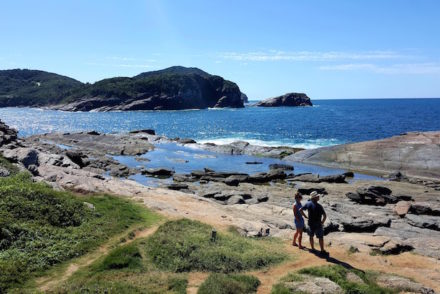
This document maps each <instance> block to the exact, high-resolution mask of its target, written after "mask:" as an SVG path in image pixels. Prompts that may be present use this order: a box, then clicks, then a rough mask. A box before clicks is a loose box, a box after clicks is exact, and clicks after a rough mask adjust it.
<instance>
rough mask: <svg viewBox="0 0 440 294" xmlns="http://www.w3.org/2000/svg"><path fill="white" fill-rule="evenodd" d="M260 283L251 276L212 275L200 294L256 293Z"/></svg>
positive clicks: (204, 283) (201, 286)
mask: <svg viewBox="0 0 440 294" xmlns="http://www.w3.org/2000/svg"><path fill="white" fill-rule="evenodd" d="M258 286H260V281H259V280H258V279H257V278H256V277H254V276H249V275H237V274H219V273H214V274H211V275H210V276H209V277H208V278H207V279H206V280H205V281H204V282H203V283H202V285H200V288H199V291H198V292H197V293H198V294H230V293H234V294H248V293H256V292H257V288H258Z"/></svg>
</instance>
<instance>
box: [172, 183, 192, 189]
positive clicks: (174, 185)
mask: <svg viewBox="0 0 440 294" xmlns="http://www.w3.org/2000/svg"><path fill="white" fill-rule="evenodd" d="M167 188H168V189H170V190H185V189H188V185H187V184H181V183H178V184H176V183H174V184H170V185H167Z"/></svg>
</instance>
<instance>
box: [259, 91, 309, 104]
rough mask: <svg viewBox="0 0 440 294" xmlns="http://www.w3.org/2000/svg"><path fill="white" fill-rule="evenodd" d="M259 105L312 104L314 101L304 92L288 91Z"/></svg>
mask: <svg viewBox="0 0 440 294" xmlns="http://www.w3.org/2000/svg"><path fill="white" fill-rule="evenodd" d="M255 106H259V107H280V106H290V107H295V106H312V101H310V98H309V97H307V95H306V94H304V93H287V94H285V95H282V96H278V97H274V98H269V99H266V100H263V101H260V102H258V103H257V104H255Z"/></svg>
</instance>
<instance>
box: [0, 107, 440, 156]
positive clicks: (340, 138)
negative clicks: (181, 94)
mask: <svg viewBox="0 0 440 294" xmlns="http://www.w3.org/2000/svg"><path fill="white" fill-rule="evenodd" d="M313 103H314V106H313V107H296V108H287V107H281V108H260V107H246V108H244V109H206V110H185V111H130V112H76V113H72V112H63V111H55V110H43V109H37V108H0V119H1V120H3V121H4V122H5V123H7V124H8V125H10V126H12V127H14V128H16V129H18V130H19V135H20V136H29V135H33V134H40V133H46V132H54V131H57V132H77V131H88V130H96V131H98V132H102V133H111V132H125V131H130V130H135V129H145V128H151V129H154V130H156V133H157V134H162V135H165V136H168V137H171V138H174V137H180V138H192V139H195V140H197V141H198V142H214V143H219V144H221V143H228V142H232V141H236V140H245V141H248V142H250V143H253V144H258V145H266V146H280V145H286V146H294V147H301V148H315V147H320V146H330V145H335V144H342V143H351V142H359V141H366V140H373V139H380V138H385V137H390V136H393V135H398V134H401V133H404V132H409V131H434V130H440V118H439V117H440V99H351V100H313Z"/></svg>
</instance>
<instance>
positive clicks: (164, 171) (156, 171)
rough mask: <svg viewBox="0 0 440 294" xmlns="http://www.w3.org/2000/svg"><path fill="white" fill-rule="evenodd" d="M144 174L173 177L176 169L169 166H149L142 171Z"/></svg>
mask: <svg viewBox="0 0 440 294" xmlns="http://www.w3.org/2000/svg"><path fill="white" fill-rule="evenodd" d="M142 174H143V175H151V176H159V177H171V176H172V175H173V174H174V171H173V170H172V169H169V168H163V167H159V168H149V169H146V170H143V171H142Z"/></svg>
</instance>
